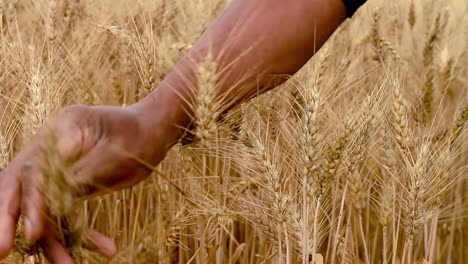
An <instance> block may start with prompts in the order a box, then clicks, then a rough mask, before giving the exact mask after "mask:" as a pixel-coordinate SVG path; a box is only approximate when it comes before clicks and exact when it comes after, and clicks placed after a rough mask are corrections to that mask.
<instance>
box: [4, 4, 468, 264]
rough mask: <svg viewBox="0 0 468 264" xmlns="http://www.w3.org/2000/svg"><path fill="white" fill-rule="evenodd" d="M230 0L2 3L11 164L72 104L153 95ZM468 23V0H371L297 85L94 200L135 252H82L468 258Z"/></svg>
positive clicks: (248, 258) (108, 229)
mask: <svg viewBox="0 0 468 264" xmlns="http://www.w3.org/2000/svg"><path fill="white" fill-rule="evenodd" d="M225 4H226V2H225V1H218V0H206V1H185V0H184V1H183V0H177V1H169V0H139V1H123V0H119V1H116V0H102V1H89V0H63V1H58V0H39V1H38V0H35V1H32V0H0V38H1V41H0V90H1V97H0V112H1V113H2V115H1V125H0V167H4V166H5V165H6V164H7V163H8V160H9V159H10V158H11V157H12V156H13V155H14V153H15V152H16V151H17V150H18V149H19V148H20V147H21V146H23V145H24V144H25V143H27V141H28V140H29V139H30V138H31V137H32V135H33V134H34V133H35V132H36V131H37V129H38V128H39V127H40V126H41V125H42V124H43V122H44V121H45V120H46V118H47V117H48V116H51V115H53V114H54V113H57V111H59V110H60V109H61V108H63V107H64V106H66V105H69V104H75V103H79V104H88V105H91V104H113V105H128V104H131V103H133V102H135V101H136V100H138V98H141V97H143V96H145V95H146V94H148V93H149V92H151V90H152V89H153V87H157V84H158V83H159V82H160V81H161V79H162V78H163V77H164V76H165V74H166V73H167V72H168V71H170V70H171V68H172V67H173V66H174V64H175V63H176V62H177V61H178V59H179V58H180V57H181V56H183V54H184V52H185V51H186V50H188V49H189V48H190V47H191V45H192V44H193V43H194V42H195V41H196V40H197V38H198V37H199V36H200V34H202V33H203V31H204V30H205V29H206V27H207V26H208V25H209V23H210V22H211V21H212V20H213V18H214V17H216V14H218V13H219V11H220V10H222V8H223V7H224V5H225ZM467 26H468V16H467V11H466V3H465V2H464V0H449V1H442V0H441V1H420V0H414V1H377V0H376V1H369V3H368V4H367V5H366V7H365V8H362V9H361V10H360V11H359V13H358V14H357V15H356V16H355V17H354V19H352V20H349V21H347V22H346V23H344V24H343V26H342V27H341V28H340V29H339V30H338V31H337V32H336V34H335V35H334V36H333V37H332V38H331V39H330V41H329V42H328V43H327V44H326V45H325V46H324V47H323V48H322V49H321V50H320V51H319V53H317V55H316V56H315V57H314V58H313V59H312V60H311V61H310V62H309V63H308V64H307V65H306V66H305V67H304V68H303V69H302V70H301V71H300V72H299V73H298V74H296V75H295V76H294V77H293V78H292V79H291V80H290V81H289V82H287V83H286V84H284V85H282V86H281V87H279V88H277V89H275V90H273V91H271V92H268V93H266V94H264V95H262V96H260V97H258V98H256V99H254V100H252V101H250V102H248V103H245V104H243V105H241V106H239V107H236V108H235V109H232V110H231V111H229V112H228V113H223V114H222V115H221V118H220V120H221V121H220V122H217V123H216V122H214V120H215V119H219V118H218V115H219V113H215V114H213V115H210V116H209V117H205V118H208V119H210V120H211V121H213V123H212V125H213V126H214V127H215V128H216V129H214V130H213V129H210V128H204V127H201V128H199V129H206V131H202V132H206V133H201V134H203V135H204V137H203V138H201V139H202V140H198V141H197V140H196V141H195V142H193V143H191V144H188V145H184V146H182V145H181V144H179V145H177V146H176V147H175V148H174V149H173V150H171V152H170V153H169V155H168V156H167V158H166V160H165V161H164V162H163V163H162V164H161V165H159V166H158V168H157V172H155V173H154V174H153V176H152V177H150V178H149V179H148V180H146V181H145V182H143V183H142V184H139V185H138V186H135V187H133V188H131V189H127V190H123V191H121V192H118V193H113V194H110V195H107V196H103V197H97V198H93V199H92V200H90V201H87V202H84V203H83V204H81V205H80V210H79V212H80V216H79V219H80V220H78V223H79V224H80V225H85V226H88V227H93V228H96V229H98V230H100V231H102V232H104V233H106V234H108V235H110V236H111V237H113V238H115V240H116V241H117V242H118V245H119V248H120V253H119V255H118V256H117V257H116V258H115V259H113V260H111V261H108V260H104V259H102V258H100V257H99V256H97V255H95V254H94V253H91V252H88V251H86V250H84V249H80V248H75V249H74V251H73V253H74V256H75V258H76V259H77V263H188V262H191V263H309V261H313V262H314V263H323V262H325V263H413V262H417V263H467V262H468V251H467V250H466V247H467V244H465V242H466V240H467V239H468V233H467V227H468V226H467V224H468V220H467V219H466V216H467V208H468V199H467V198H468V196H467V195H466V192H467V191H468V182H467V180H466V178H465V176H466V172H467V164H468V163H467V161H468V157H467V155H466V152H467V151H468V143H467V140H466V139H467V132H466V124H465V123H466V121H467V119H468V92H467V90H468V89H467V87H468V86H467V81H468V80H467V79H466V76H468V68H467V67H465V65H466V63H467V62H468V54H467V52H466V51H467V49H466V45H467V44H466V42H467V40H468V31H467V30H468V27H467ZM311 48H312V47H311ZM208 103H212V104H215V103H216V102H208ZM213 111H215V110H213ZM198 118H200V117H198ZM202 118H203V117H202ZM211 128H212V127H211ZM208 132H209V133H208ZM19 228H21V227H19ZM0 236H1V234H0ZM0 239H1V238H0ZM40 261H42V257H40V256H39V255H37V252H33V254H32V255H31V252H25V251H22V250H21V247H19V246H17V248H16V251H15V253H14V254H12V255H11V256H10V257H9V258H8V259H7V260H6V261H5V262H4V263H23V262H27V263H34V262H40Z"/></svg>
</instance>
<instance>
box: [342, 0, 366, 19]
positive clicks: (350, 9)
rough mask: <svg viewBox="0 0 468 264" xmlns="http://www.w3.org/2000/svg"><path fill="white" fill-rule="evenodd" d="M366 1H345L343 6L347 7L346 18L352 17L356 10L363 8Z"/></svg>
mask: <svg viewBox="0 0 468 264" xmlns="http://www.w3.org/2000/svg"><path fill="white" fill-rule="evenodd" d="M365 2H366V0H343V4H344V5H345V7H346V16H347V17H352V16H353V15H354V13H355V12H356V10H358V8H359V7H360V6H362V5H363V4H364V3H365Z"/></svg>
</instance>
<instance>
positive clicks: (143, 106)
mask: <svg viewBox="0 0 468 264" xmlns="http://www.w3.org/2000/svg"><path fill="white" fill-rule="evenodd" d="M345 19H346V10H345V7H344V5H343V3H342V2H341V0H291V1H284V0H255V1H252V0H233V1H232V2H231V3H230V4H229V5H228V6H227V7H226V9H225V10H224V11H223V12H222V13H221V14H220V15H219V17H218V18H217V19H216V20H215V21H214V22H213V24H212V25H211V26H210V27H209V28H208V30H207V31H206V32H205V33H204V34H203V35H202V37H201V38H200V39H199V41H198V42H197V43H196V44H195V45H194V46H193V48H192V49H191V50H190V51H188V52H187V54H186V55H185V56H184V57H183V58H182V59H181V61H180V62H179V63H178V64H177V65H176V66H175V67H174V69H173V70H172V71H171V72H170V73H169V74H168V75H167V76H166V78H165V79H164V80H163V81H162V82H161V83H160V84H159V85H158V87H155V89H154V92H153V93H151V94H150V95H148V96H147V97H146V98H144V99H142V100H141V101H139V102H137V103H135V104H133V105H130V106H127V107H113V106H79V105H77V106H69V107H67V108H65V109H64V110H63V111H62V112H61V113H60V114H58V115H57V116H56V117H55V118H54V119H53V120H52V127H53V128H54V132H55V134H56V135H57V136H58V144H57V147H58V151H59V153H60V154H61V155H62V156H63V157H64V158H66V159H70V160H73V161H74V163H73V167H72V169H71V172H72V174H71V175H73V177H74V180H76V181H78V182H80V183H83V184H82V186H80V188H77V189H76V190H73V195H74V198H76V199H78V198H82V197H86V196H88V195H92V194H101V193H104V192H110V191H115V190H119V189H121V188H124V187H129V186H132V185H134V184H136V183H138V182H140V181H142V180H144V179H145V178H146V177H148V176H149V174H150V170H149V169H148V168H147V167H145V166H143V165H141V164H140V163H138V162H137V161H135V159H133V158H130V157H129V155H128V153H130V154H132V155H133V156H134V157H138V158H139V159H140V160H144V161H146V162H147V163H149V164H151V165H153V166H156V165H157V164H158V163H159V162H161V161H162V160H163V159H164V157H165V155H166V153H167V151H168V150H169V149H170V148H171V147H172V146H173V145H174V144H175V143H176V142H177V140H178V139H179V138H180V137H181V136H182V133H183V132H184V130H185V129H187V128H189V126H190V125H191V123H192V116H193V114H192V113H193V109H192V107H191V105H192V104H191V103H192V98H193V95H194V94H195V93H196V89H197V85H196V83H197V82H196V77H195V70H196V67H197V63H200V62H201V61H203V60H204V59H205V58H206V56H207V54H211V55H212V56H213V58H214V59H216V61H217V62H218V72H219V84H218V85H217V89H218V90H217V92H218V95H219V97H220V98H221V100H223V104H224V105H225V106H226V107H227V108H229V107H232V106H234V105H236V104H239V103H240V102H243V101H245V100H248V99H249V98H252V97H254V96H256V95H258V94H260V93H262V92H265V91H267V90H269V89H271V88H273V87H275V86H277V85H279V84H280V83H282V82H284V81H285V80H286V79H287V78H285V76H290V75H292V74H294V73H295V72H296V71H298V70H299V69H300V68H301V67H302V66H303V65H304V64H305V63H306V62H307V61H308V60H309V59H310V58H311V57H312V56H313V55H314V53H315V51H317V50H318V49H319V48H320V47H321V46H322V45H323V44H324V42H325V41H326V40H327V39H328V38H329V37H330V36H331V34H332V33H333V32H334V31H335V30H336V29H337V28H338V27H339V25H340V24H341V23H342V22H343V21H344V20H345ZM135 135H138V136H135ZM45 136H47V135H46V132H45V129H41V131H39V132H38V134H37V135H36V136H35V137H34V138H33V139H32V141H31V142H30V143H29V144H28V145H27V146H26V147H24V148H23V149H22V150H21V151H20V152H19V153H18V154H17V155H16V156H15V157H14V159H13V160H12V161H11V162H10V164H9V165H8V166H7V167H6V168H5V169H4V170H3V171H2V172H1V173H0V236H1V239H0V260H1V259H3V258H5V257H7V255H8V254H9V253H10V251H11V249H12V247H13V241H14V238H15V232H16V224H17V222H18V218H19V216H20V214H22V215H23V216H24V217H25V235H26V238H27V239H28V240H29V241H30V242H39V243H40V245H41V246H42V247H43V249H44V251H45V254H46V256H47V258H48V259H49V260H50V261H51V262H53V263H61V264H68V263H73V260H72V258H71V256H70V254H69V252H68V251H67V250H66V248H65V246H64V245H63V243H62V241H60V240H59V239H58V238H57V236H56V234H55V232H53V230H55V226H54V225H53V224H52V223H50V222H48V221H47V215H46V211H47V208H46V205H45V203H44V198H43V196H42V194H41V192H40V190H39V187H38V184H37V183H38V182H39V181H40V179H41V177H42V175H41V173H40V170H39V169H38V165H37V162H36V161H35V160H34V158H35V157H36V155H35V153H37V152H38V151H39V144H40V143H41V142H43V141H44V137H45ZM26 172H28V173H26ZM26 174H27V175H26ZM96 186H100V187H101V188H97V187H96ZM89 237H90V239H91V240H92V241H93V243H94V244H95V245H96V249H97V251H98V252H100V253H101V254H103V255H104V256H107V257H112V256H114V255H115V254H116V253H117V248H116V246H115V244H114V242H113V241H112V240H110V239H109V238H106V237H105V236H103V235H101V234H100V233H98V232H95V231H91V232H90V233H89Z"/></svg>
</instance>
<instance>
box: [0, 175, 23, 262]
mask: <svg viewBox="0 0 468 264" xmlns="http://www.w3.org/2000/svg"><path fill="white" fill-rule="evenodd" d="M20 193H21V190H20V184H19V181H18V180H17V178H15V177H12V176H7V175H6V174H5V173H3V172H2V173H0V236H1V239H0V260H1V259H4V258H5V257H7V256H8V254H9V253H10V251H11V249H12V248H13V242H14V239H15V234H16V223H17V221H18V217H19V213H20Z"/></svg>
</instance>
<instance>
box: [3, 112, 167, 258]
mask: <svg viewBox="0 0 468 264" xmlns="http://www.w3.org/2000/svg"><path fill="white" fill-rule="evenodd" d="M151 119H152V121H151V124H150V123H148V122H147V121H148V120H145V119H143V115H141V114H140V113H139V112H138V111H136V110H135V109H133V108H131V107H127V108H122V107H112V106H92V107H88V106H71V107H68V108H66V109H65V110H64V111H62V112H61V113H60V114H59V115H58V116H57V117H56V118H55V119H53V120H52V122H51V126H50V127H51V128H52V130H53V133H54V134H55V135H56V139H57V140H56V141H57V144H56V146H55V149H56V150H57V151H58V152H59V154H60V156H61V157H63V158H64V159H65V160H67V161H71V164H72V165H71V167H70V173H69V175H71V177H73V182H75V183H77V184H76V185H75V186H73V188H72V189H71V190H70V192H71V196H72V198H73V200H76V199H78V198H82V197H86V196H88V195H93V194H98V193H105V192H110V191H114V190H118V189H121V188H124V187H128V186H131V185H134V184H136V183H138V182H140V181H141V180H143V179H144V178H146V177H147V176H148V175H149V174H150V173H151V170H150V169H149V168H148V167H147V166H144V165H143V164H141V163H140V162H138V161H137V160H136V159H139V160H141V161H144V162H146V163H147V164H151V165H156V164H157V163H159V162H160V161H161V160H162V159H163V158H164V156H165V154H166V152H167V150H168V149H169V147H170V142H169V141H168V140H166V139H168V138H169V137H170V133H171V132H170V131H169V129H166V128H168V126H167V125H164V124H162V125H158V124H157V123H158V120H157V117H153V118H151ZM155 123H156V125H155ZM155 127H157V130H155V129H153V128H155ZM47 133H48V130H46V129H44V128H43V129H42V130H41V131H39V132H38V134H37V135H36V136H35V137H34V138H33V139H32V141H31V143H29V144H28V145H27V146H26V147H25V148H24V149H22V150H21V151H20V152H19V153H18V154H17V155H16V157H14V159H13V160H12V161H11V163H10V164H9V165H8V166H7V167H6V168H5V169H4V170H3V171H2V172H0V234H1V239H0V260H1V259H3V258H5V257H6V256H7V255H8V254H9V252H10V251H11V249H12V247H13V242H14V239H15V233H16V224H17V222H18V219H19V216H20V213H21V214H22V215H23V216H24V219H25V236H26V239H27V240H28V241H29V242H39V244H40V245H41V246H42V247H43V249H44V252H45V255H46V257H47V258H48V259H50V260H51V261H52V262H53V263H73V261H72V258H71V256H70V254H69V252H68V251H67V249H66V247H65V245H64V242H63V241H60V239H59V238H58V236H57V234H56V232H51V230H55V226H53V224H52V223H51V222H50V221H48V220H47V214H48V213H47V212H48V208H47V205H46V203H45V199H44V196H43V194H42V193H41V189H40V184H38V182H40V181H41V178H42V177H43V175H42V174H43V173H41V170H40V165H39V164H38V163H39V162H38V161H37V158H36V157H37V156H38V153H39V151H40V149H41V144H43V142H44V141H45V140H46V137H47V136H48V135H47ZM135 158H136V159H135ZM26 171H28V172H29V173H25V172H26ZM31 172H32V173H31ZM26 174H27V175H26ZM88 240H89V242H91V243H92V244H94V245H93V247H94V248H95V249H97V251H99V252H100V253H101V254H103V255H104V256H108V257H112V256H114V255H115V254H116V252H117V249H116V246H115V244H114V242H113V241H112V240H110V239H109V238H107V237H105V236H104V235H102V234H99V233H97V232H96V231H90V232H89V233H88Z"/></svg>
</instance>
